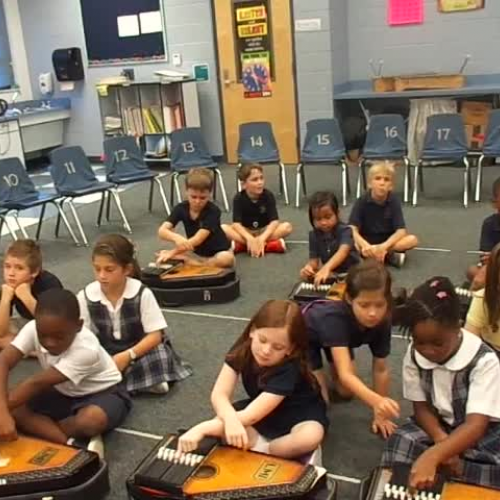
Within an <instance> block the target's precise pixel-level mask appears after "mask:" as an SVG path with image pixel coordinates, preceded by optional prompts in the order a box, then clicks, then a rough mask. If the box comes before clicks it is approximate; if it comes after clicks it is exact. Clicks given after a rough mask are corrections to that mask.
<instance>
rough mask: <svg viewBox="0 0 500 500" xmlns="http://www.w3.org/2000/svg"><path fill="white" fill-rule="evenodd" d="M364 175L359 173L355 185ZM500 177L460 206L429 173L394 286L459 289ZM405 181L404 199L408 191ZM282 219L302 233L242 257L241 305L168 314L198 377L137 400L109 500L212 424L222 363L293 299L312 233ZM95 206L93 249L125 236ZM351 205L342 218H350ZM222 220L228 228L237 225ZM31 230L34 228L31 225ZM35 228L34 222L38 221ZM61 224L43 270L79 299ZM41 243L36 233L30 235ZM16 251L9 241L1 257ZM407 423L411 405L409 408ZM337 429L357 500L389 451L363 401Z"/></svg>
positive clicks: (342, 471) (29, 367)
mask: <svg viewBox="0 0 500 500" xmlns="http://www.w3.org/2000/svg"><path fill="white" fill-rule="evenodd" d="M265 172H266V178H267V185H268V187H269V188H270V189H273V190H274V191H275V192H277V168H275V167H273V166H269V167H266V169H265ZM223 173H224V178H225V181H226V188H227V189H228V195H229V196H230V197H232V195H233V194H234V187H235V181H234V169H233V168H232V167H224V168H223ZM287 173H288V184H289V189H290V199H291V200H293V199H294V189H295V169H294V168H292V167H289V168H287ZM355 175H356V171H355V170H354V169H351V181H352V184H353V188H354V184H355ZM497 175H500V171H499V169H498V168H496V167H491V168H488V169H486V172H485V176H484V188H483V200H485V201H483V202H482V203H479V204H475V203H471V205H470V206H469V208H468V209H464V208H463V207H462V202H461V199H462V198H461V193H462V172H461V171H459V170H458V169H448V168H446V169H439V170H436V169H433V170H430V169H428V170H426V171H425V181H426V186H425V187H426V192H425V194H424V195H422V196H421V198H420V204H419V206H418V207H416V208H413V207H410V206H408V207H405V216H406V221H407V225H408V228H409V230H410V231H412V232H415V233H416V234H417V235H418V236H419V238H420V248H419V249H418V250H415V251H413V252H412V253H411V254H410V255H409V257H408V260H407V264H406V266H405V267H404V268H403V269H401V270H393V271H392V275H393V278H394V282H395V285H396V286H414V285H416V284H419V283H420V282H421V281H423V280H424V279H426V278H428V277H431V276H434V275H444V276H449V277H450V278H451V279H452V280H453V281H454V282H455V283H457V284H460V283H462V281H463V279H464V271H465V269H466V268H467V266H468V265H470V264H472V263H474V262H475V261H476V260H477V256H476V255H473V254H469V253H467V252H468V251H474V250H476V249H477V246H478V240H479V231H480V226H481V221H482V219H483V218H484V217H485V216H486V215H487V214H489V213H491V211H492V209H491V207H490V204H489V199H490V186H491V183H492V180H493V179H494V178H495V177H496V176H497ZM307 179H308V189H309V192H310V193H312V192H313V191H314V190H316V189H324V188H326V187H329V188H333V189H334V190H335V191H336V192H337V193H340V175H339V170H338V169H333V168H331V167H330V168H329V167H325V166H311V167H308V168H307ZM401 183H402V182H401V179H400V182H398V187H397V190H398V191H399V192H401ZM147 189H148V188H147V187H146V186H144V185H142V186H141V185H139V186H134V187H132V188H130V189H128V190H126V191H125V192H124V193H123V195H122V199H123V201H124V208H125V210H126V212H127V214H128V216H129V220H130V223H131V226H132V229H133V231H134V233H133V235H132V238H133V239H134V240H135V241H136V243H137V246H138V254H139V260H140V262H141V263H142V264H143V265H145V264H147V263H148V262H150V261H151V260H153V254H154V251H155V250H157V249H158V248H160V246H161V245H160V243H159V241H158V239H157V236H156V231H157V228H158V226H159V225H160V223H161V222H162V220H163V219H164V216H165V214H164V212H163V209H162V207H161V203H160V199H159V196H157V198H156V205H155V210H154V212H153V213H151V214H150V213H148V211H147ZM278 203H279V205H278V208H279V212H280V217H281V218H282V219H283V220H289V221H290V222H292V224H293V225H294V232H293V234H292V235H291V237H290V241H289V243H288V252H287V253H286V254H285V255H269V256H266V257H265V258H264V259H262V260H257V259H251V258H249V257H247V256H238V259H237V271H238V274H239V276H240V279H241V296H240V298H239V299H238V300H236V301H235V302H232V303H228V304H222V305H204V306H199V307H186V308H178V309H168V310H165V315H166V318H167V320H168V323H169V327H170V329H169V334H170V336H171V338H172V340H173V344H174V346H175V348H176V350H177V351H178V352H179V353H180V354H181V355H182V356H183V357H184V358H185V359H186V360H188V361H189V362H190V363H191V364H192V365H193V367H194V375H193V376H191V377H190V378H188V379H187V380H185V381H183V382H180V383H178V384H176V385H175V386H173V387H172V389H171V391H170V392H169V394H168V395H166V396H142V397H138V398H136V399H135V401H134V403H135V404H134V408H133V410H132V412H131V414H130V415H129V417H128V418H127V420H126V422H125V423H124V425H123V428H121V429H117V430H116V431H113V432H112V433H110V434H109V435H108V436H106V441H105V445H106V458H107V460H108V462H109V469H110V480H111V485H112V491H111V493H110V494H109V496H108V497H107V498H108V499H110V500H111V499H113V500H117V499H124V498H126V493H125V487H124V484H125V479H126V478H127V477H128V476H129V475H130V473H131V472H132V471H133V470H134V468H135V467H136V465H137V464H138V463H139V461H140V460H141V459H142V458H143V457H144V456H145V455H146V453H148V451H149V450H150V449H151V448H152V447H153V445H154V444H155V442H156V441H155V439H158V438H159V437H160V436H162V435H164V434H166V433H169V432H174V431H176V430H177V429H179V428H186V427H188V426H190V425H192V424H195V423H197V422H198V421H200V420H202V419H204V418H207V417H209V416H210V415H211V410H210V403H209V395H210V390H211V387H212V384H213V382H214V380H215V377H216V375H217V373H218V370H219V368H220V366H221V362H222V360H223V358H224V354H225V353H226V351H227V349H228V348H229V347H230V346H231V344H232V342H233V341H234V339H235V338H236V337H237V336H238V335H239V334H240V332H241V331H242V329H243V327H244V325H245V322H246V321H247V319H248V318H249V317H250V316H251V315H252V314H253V313H254V312H255V311H256V310H257V308H258V307H259V305H260V304H261V303H262V301H263V300H264V299H268V298H286V297H287V296H288V294H289V292H290V290H291V289H292V286H293V285H294V284H295V283H296V282H297V281H298V272H299V269H300V267H301V266H302V265H303V263H304V262H305V261H306V259H307V234H308V231H309V229H310V228H309V222H308V218H307V208H306V203H305V201H304V202H303V203H302V205H301V208H300V209H299V210H297V209H296V208H294V207H293V206H285V205H284V203H283V200H282V199H279V201H278ZM97 209H98V205H97V203H88V204H83V205H81V206H80V207H79V212H80V214H81V216H82V220H83V222H84V225H85V227H86V230H87V235H88V237H89V241H91V242H92V241H94V240H95V239H96V237H97V236H98V235H99V234H101V233H103V232H117V231H122V228H121V226H120V224H119V222H118V217H117V214H116V213H113V214H112V215H113V217H114V218H113V220H112V221H111V223H110V224H109V225H105V226H103V227H101V228H100V229H99V228H97V227H96V226H95V219H96V216H97ZM349 211H350V206H348V207H346V208H345V209H343V217H344V219H347V217H348V214H349ZM229 217H230V215H229V214H224V216H223V220H227V221H228V220H230V218H229ZM32 221H33V219H32ZM32 221H31V222H32ZM54 221H55V219H51V220H48V221H47V222H46V224H44V228H43V231H42V237H41V245H42V249H43V252H44V266H45V267H46V268H47V269H49V270H51V271H53V272H55V273H56V274H57V275H58V276H59V277H60V278H61V280H62V281H63V283H64V284H65V285H66V287H67V288H69V289H71V290H73V291H74V292H78V291H79V290H80V289H81V288H82V287H83V286H85V285H86V284H87V283H88V282H90V281H91V280H92V279H93V277H92V270H91V266H90V253H91V250H90V249H89V248H77V247H75V246H74V245H73V244H72V242H71V240H70V238H69V236H68V235H67V234H66V233H65V232H64V231H63V230H62V233H61V236H62V237H61V238H59V239H58V240H56V239H55V238H54V236H53V234H54V233H53V228H54ZM28 231H29V232H30V234H32V235H33V234H34V232H35V231H34V227H32V228H28ZM8 243H9V237H8V236H3V240H2V242H1V248H2V251H3V249H5V247H6V245H7V244H8ZM406 346H407V341H406V340H404V339H402V338H401V337H400V336H399V335H398V334H397V332H394V341H393V351H392V354H391V356H390V364H391V366H392V369H393V384H392V393H393V396H394V397H395V398H398V399H399V398H401V373H400V372H401V363H402V357H403V355H404V352H405V349H406ZM356 361H357V365H358V367H359V370H360V373H361V374H362V376H363V377H369V373H370V360H369V357H368V355H367V352H366V350H363V349H362V350H361V353H360V354H359V355H357V359H356ZM37 368H38V364H37V362H36V361H35V360H31V359H28V360H25V361H23V362H22V363H21V365H20V366H19V367H18V368H16V370H15V372H14V374H13V376H12V377H11V379H12V380H11V381H12V382H15V381H18V380H20V379H22V378H23V377H25V376H26V375H27V374H29V373H33V372H34V371H35V370H37ZM403 408H404V416H408V414H409V406H408V405H406V404H403ZM330 418H331V427H330V432H329V434H328V436H327V438H326V441H325V443H324V446H323V461H324V466H325V467H326V468H327V469H328V471H329V472H330V473H331V474H334V475H335V476H336V477H337V479H338V480H339V491H338V495H337V498H338V499H339V500H344V499H345V500H354V499H355V498H357V494H358V487H359V480H360V479H362V478H363V477H365V476H366V475H367V474H368V473H369V472H370V471H371V470H372V469H373V468H374V467H375V466H376V465H377V463H378V460H379V457H380V453H381V450H382V447H383V442H382V441H381V440H380V439H379V438H378V437H376V436H374V435H372V434H371V433H370V431H369V424H370V420H371V414H370V412H369V411H368V410H367V409H366V408H365V407H363V405H362V404H360V403H358V402H350V403H341V404H335V405H333V406H332V407H331V409H330Z"/></svg>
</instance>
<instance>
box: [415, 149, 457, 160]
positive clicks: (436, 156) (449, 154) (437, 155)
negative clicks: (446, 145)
mask: <svg viewBox="0 0 500 500" xmlns="http://www.w3.org/2000/svg"><path fill="white" fill-rule="evenodd" d="M464 156H467V151H422V154H421V155H420V159H421V160H424V161H426V160H428V161H432V160H451V161H453V160H456V161H461V160H462V159H463V157H464Z"/></svg>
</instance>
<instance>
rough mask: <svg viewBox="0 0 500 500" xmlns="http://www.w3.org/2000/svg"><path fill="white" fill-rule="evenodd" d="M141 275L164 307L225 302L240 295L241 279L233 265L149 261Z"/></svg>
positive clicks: (174, 260) (173, 260)
mask: <svg viewBox="0 0 500 500" xmlns="http://www.w3.org/2000/svg"><path fill="white" fill-rule="evenodd" d="M141 279H142V282H143V283H144V284H145V285H146V286H148V287H149V288H151V291H152V292H153V293H154V295H155V297H156V300H158V302H159V304H160V305H161V306H162V307H175V306H182V305H196V304H207V303H210V302H211V303H216V304H222V303H225V302H230V301H231V300H234V299H236V298H238V297H239V295H240V280H239V279H238V277H237V276H236V272H235V270H234V269H221V268H219V267H214V266H206V265H199V266H197V265H192V264H185V263H184V262H183V261H181V260H176V259H172V260H168V261H167V262H166V263H165V264H162V265H161V266H160V267H155V265H154V264H150V265H149V266H148V267H146V268H144V269H143V270H142V277H141Z"/></svg>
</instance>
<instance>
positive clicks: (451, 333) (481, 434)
mask: <svg viewBox="0 0 500 500" xmlns="http://www.w3.org/2000/svg"><path fill="white" fill-rule="evenodd" d="M403 309H404V311H403V314H401V320H402V322H403V326H405V327H406V328H408V330H409V331H410V333H411V337H412V340H413V342H412V343H411V344H410V346H409V348H408V351H407V353H406V356H405V359H404V365H403V385H404V396H405V398H406V399H408V400H410V401H412V402H413V413H414V414H413V417H412V418H411V419H410V421H409V422H408V423H406V424H404V425H402V426H401V427H399V428H398V429H397V430H396V432H395V433H394V434H393V435H392V436H391V438H390V439H389V441H388V442H387V446H386V449H385V451H384V454H383V457H382V465H383V466H393V465H394V464H395V463H406V464H412V469H411V474H410V485H409V486H410V487H413V488H417V489H424V488H428V487H430V486H431V485H432V484H433V483H434V481H435V477H436V473H437V471H438V469H441V470H444V472H446V473H447V474H448V475H451V476H452V477H453V478H455V479H458V480H460V481H464V482H466V483H472V484H478V485H482V486H488V487H494V488H500V445H499V443H500V423H499V420H500V384H499V380H500V362H499V360H498V358H497V356H496V354H495V352H494V351H493V350H492V349H491V348H490V347H488V346H487V345H486V344H485V343H484V342H482V341H481V339H480V338H479V337H477V336H476V335H473V334H472V333H470V332H467V331H466V330H461V329H460V304H459V300H458V297H457V295H456V293H455V289H454V286H453V285H452V283H451V282H450V280H449V279H448V278H443V277H435V278H431V279H430V280H428V281H426V282H425V283H424V284H423V285H421V286H419V287H418V288H416V289H415V291H414V292H413V294H412V296H411V297H410V299H409V300H408V301H407V303H406V305H405V306H403Z"/></svg>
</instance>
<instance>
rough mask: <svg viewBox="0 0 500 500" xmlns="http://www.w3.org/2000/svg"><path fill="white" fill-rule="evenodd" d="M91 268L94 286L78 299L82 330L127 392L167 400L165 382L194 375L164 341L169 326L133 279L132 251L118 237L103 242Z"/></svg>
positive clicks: (148, 292)
mask: <svg viewBox="0 0 500 500" xmlns="http://www.w3.org/2000/svg"><path fill="white" fill-rule="evenodd" d="M92 265H93V267H94V274H95V277H96V281H94V282H93V283H90V285H87V286H86V287H85V289H84V290H82V291H80V293H79V294H78V301H79V303H80V309H81V315H82V319H83V321H84V324H85V326H86V327H87V328H89V329H90V330H91V331H93V332H94V333H95V334H96V335H97V336H98V337H99V340H100V342H101V344H102V346H103V347H104V348H105V349H106V351H108V352H109V353H110V354H111V355H112V356H113V359H114V361H115V363H116V365H117V366H118V368H119V370H120V371H121V372H122V373H123V376H124V380H125V383H126V387H127V390H128V391H129V392H131V393H135V392H148V393H153V394H165V393H166V392H168V390H169V382H174V381H177V380H182V379H184V378H186V377H188V376H189V375H191V373H192V372H191V368H190V366H189V365H188V364H187V363H185V362H184V361H182V359H181V358H180V357H179V356H178V355H177V353H176V352H175V351H174V349H173V347H172V344H171V342H170V340H169V339H168V337H167V335H166V328H167V323H166V321H165V318H164V317H163V314H162V312H161V310H160V307H159V306H158V303H157V301H156V299H155V297H154V295H153V293H152V292H151V290H150V289H149V288H146V287H145V286H144V285H143V284H142V283H141V282H140V281H139V280H138V279H135V277H136V276H137V277H138V276H140V268H139V265H138V263H137V261H136V259H135V249H134V245H133V244H132V243H131V242H130V241H129V240H128V239H127V238H125V237H124V236H122V235H119V234H110V235H105V236H102V237H101V238H99V240H98V241H97V243H96V245H95V247H94V250H93V253H92Z"/></svg>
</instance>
